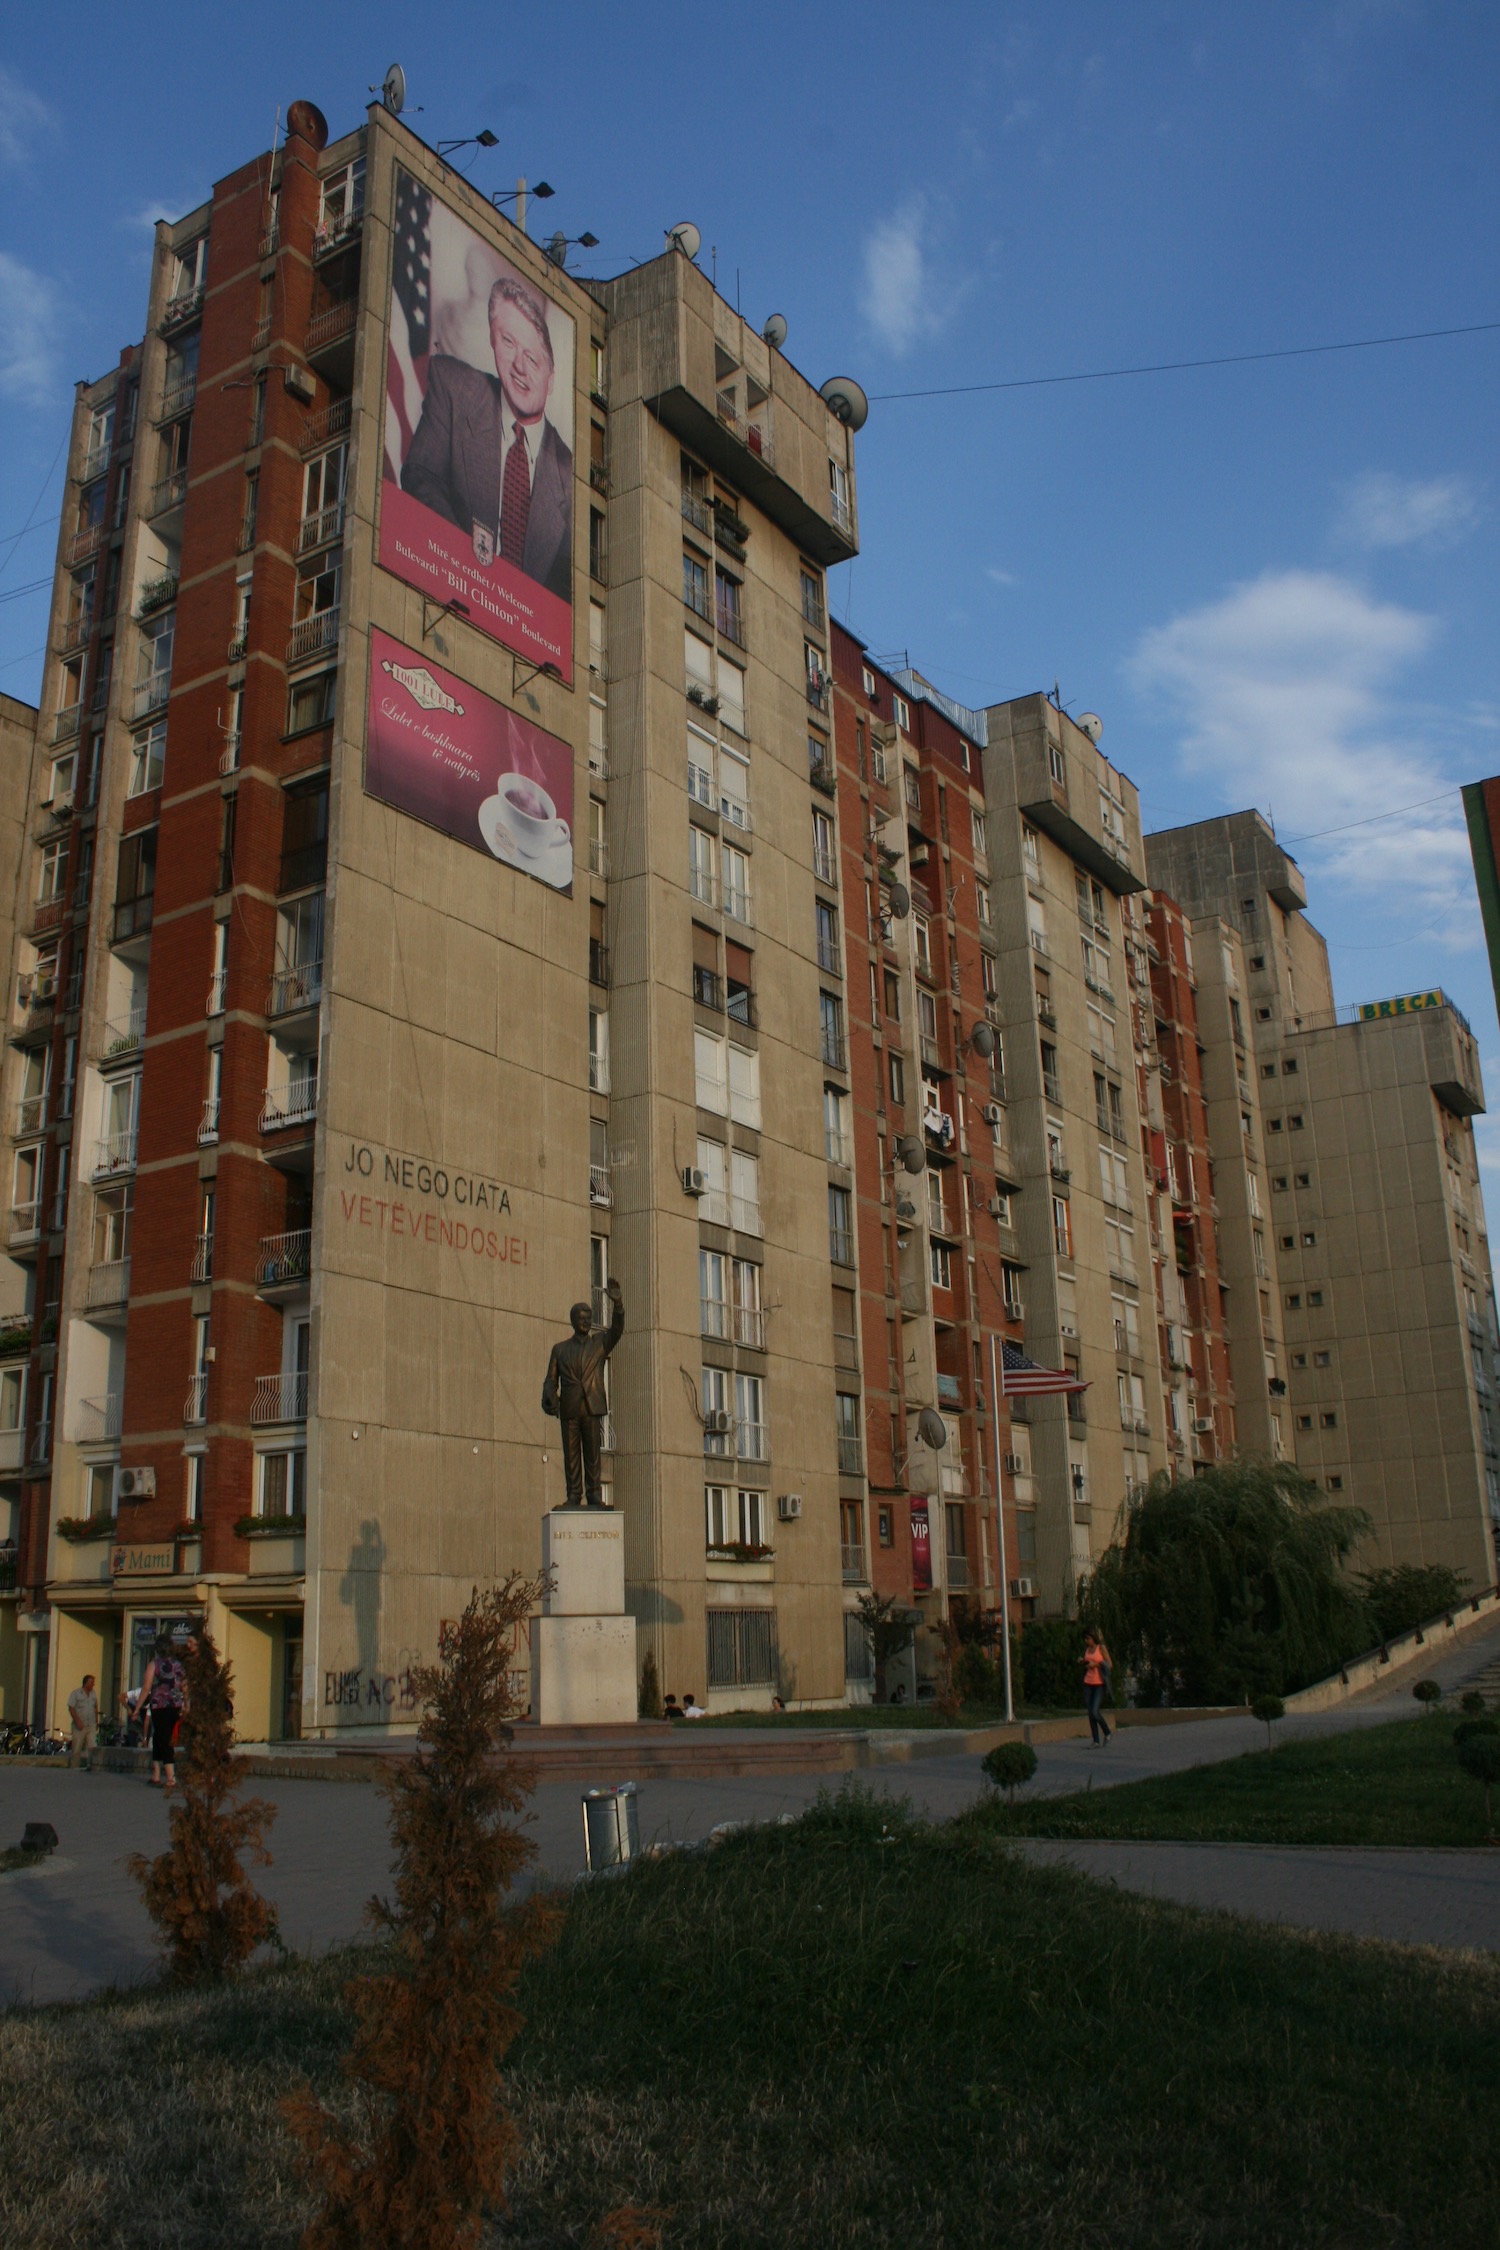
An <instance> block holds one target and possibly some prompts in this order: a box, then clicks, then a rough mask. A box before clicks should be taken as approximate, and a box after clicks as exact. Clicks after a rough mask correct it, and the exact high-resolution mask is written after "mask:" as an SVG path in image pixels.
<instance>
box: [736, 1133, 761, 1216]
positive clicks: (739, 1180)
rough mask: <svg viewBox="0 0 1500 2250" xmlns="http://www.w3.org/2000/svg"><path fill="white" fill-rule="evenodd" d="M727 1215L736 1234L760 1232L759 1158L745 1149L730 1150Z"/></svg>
mask: <svg viewBox="0 0 1500 2250" xmlns="http://www.w3.org/2000/svg"><path fill="white" fill-rule="evenodd" d="M729 1216H730V1223H731V1225H732V1226H733V1227H734V1229H735V1232H736V1233H737V1234H759V1233H760V1232H761V1220H760V1158H759V1157H758V1156H751V1155H750V1154H749V1153H748V1152H747V1151H746V1150H745V1149H740V1148H737V1149H732V1150H731V1151H730V1156H729Z"/></svg>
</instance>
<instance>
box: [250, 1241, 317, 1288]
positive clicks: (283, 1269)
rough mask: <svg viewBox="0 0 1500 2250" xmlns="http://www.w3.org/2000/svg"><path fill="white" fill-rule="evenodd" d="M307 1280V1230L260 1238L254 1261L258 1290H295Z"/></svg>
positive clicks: (309, 1252) (309, 1251) (309, 1260)
mask: <svg viewBox="0 0 1500 2250" xmlns="http://www.w3.org/2000/svg"><path fill="white" fill-rule="evenodd" d="M311 1276H312V1229H311V1227H294V1228H293V1229H292V1230H291V1232H290V1233H288V1234H263V1235H262V1236H261V1238H260V1249H259V1251H258V1252H257V1254H256V1260H255V1285H256V1287H257V1288H258V1289H288V1288H295V1287H297V1286H298V1285H299V1284H300V1283H302V1282H305V1281H308V1280H309V1279H310V1278H311Z"/></svg>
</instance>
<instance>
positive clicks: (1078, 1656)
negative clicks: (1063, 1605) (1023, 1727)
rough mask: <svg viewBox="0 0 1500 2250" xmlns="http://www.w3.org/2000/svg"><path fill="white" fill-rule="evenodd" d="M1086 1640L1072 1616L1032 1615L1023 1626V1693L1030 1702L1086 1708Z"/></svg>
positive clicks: (1060, 1707)
mask: <svg viewBox="0 0 1500 2250" xmlns="http://www.w3.org/2000/svg"><path fill="white" fill-rule="evenodd" d="M1083 1641H1084V1632H1083V1627H1082V1625H1080V1624H1079V1623H1078V1621H1077V1619H1076V1618H1072V1617H1033V1618H1031V1619H1029V1620H1028V1621H1027V1623H1026V1624H1024V1625H1023V1626H1022V1627H1021V1693H1022V1695H1023V1696H1024V1698H1025V1700H1026V1701H1027V1702H1028V1703H1029V1704H1032V1705H1033V1706H1040V1707H1041V1708H1042V1709H1043V1710H1055V1711H1081V1710H1082V1709H1083Z"/></svg>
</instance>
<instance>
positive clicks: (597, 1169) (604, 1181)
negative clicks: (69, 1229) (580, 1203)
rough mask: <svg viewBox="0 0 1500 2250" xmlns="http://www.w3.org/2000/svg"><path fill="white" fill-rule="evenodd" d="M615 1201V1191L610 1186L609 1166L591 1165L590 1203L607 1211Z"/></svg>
mask: <svg viewBox="0 0 1500 2250" xmlns="http://www.w3.org/2000/svg"><path fill="white" fill-rule="evenodd" d="M614 1199H615V1191H614V1189H613V1188H612V1187H611V1186H610V1184H609V1166H608V1165H607V1164H591V1165H590V1166H589V1201H590V1203H592V1204H594V1205H595V1206H596V1208H597V1209H599V1210H601V1211H607V1210H608V1209H609V1207H610V1205H611V1204H612V1203H613V1202H614Z"/></svg>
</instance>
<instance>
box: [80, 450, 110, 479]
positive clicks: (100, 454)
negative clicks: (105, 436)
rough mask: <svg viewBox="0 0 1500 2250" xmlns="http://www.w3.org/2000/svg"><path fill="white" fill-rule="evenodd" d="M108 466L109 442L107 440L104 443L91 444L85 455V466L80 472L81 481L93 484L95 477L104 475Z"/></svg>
mask: <svg viewBox="0 0 1500 2250" xmlns="http://www.w3.org/2000/svg"><path fill="white" fill-rule="evenodd" d="M108 467H109V445H108V442H107V441H106V443H105V444H103V445H91V446H90V447H89V450H88V451H87V453H85V455H84V457H83V466H82V468H81V469H80V470H79V472H78V481H79V483H80V484H92V483H93V481H94V479H95V477H102V476H103V474H104V472H105V470H106V469H107V468H108Z"/></svg>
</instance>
